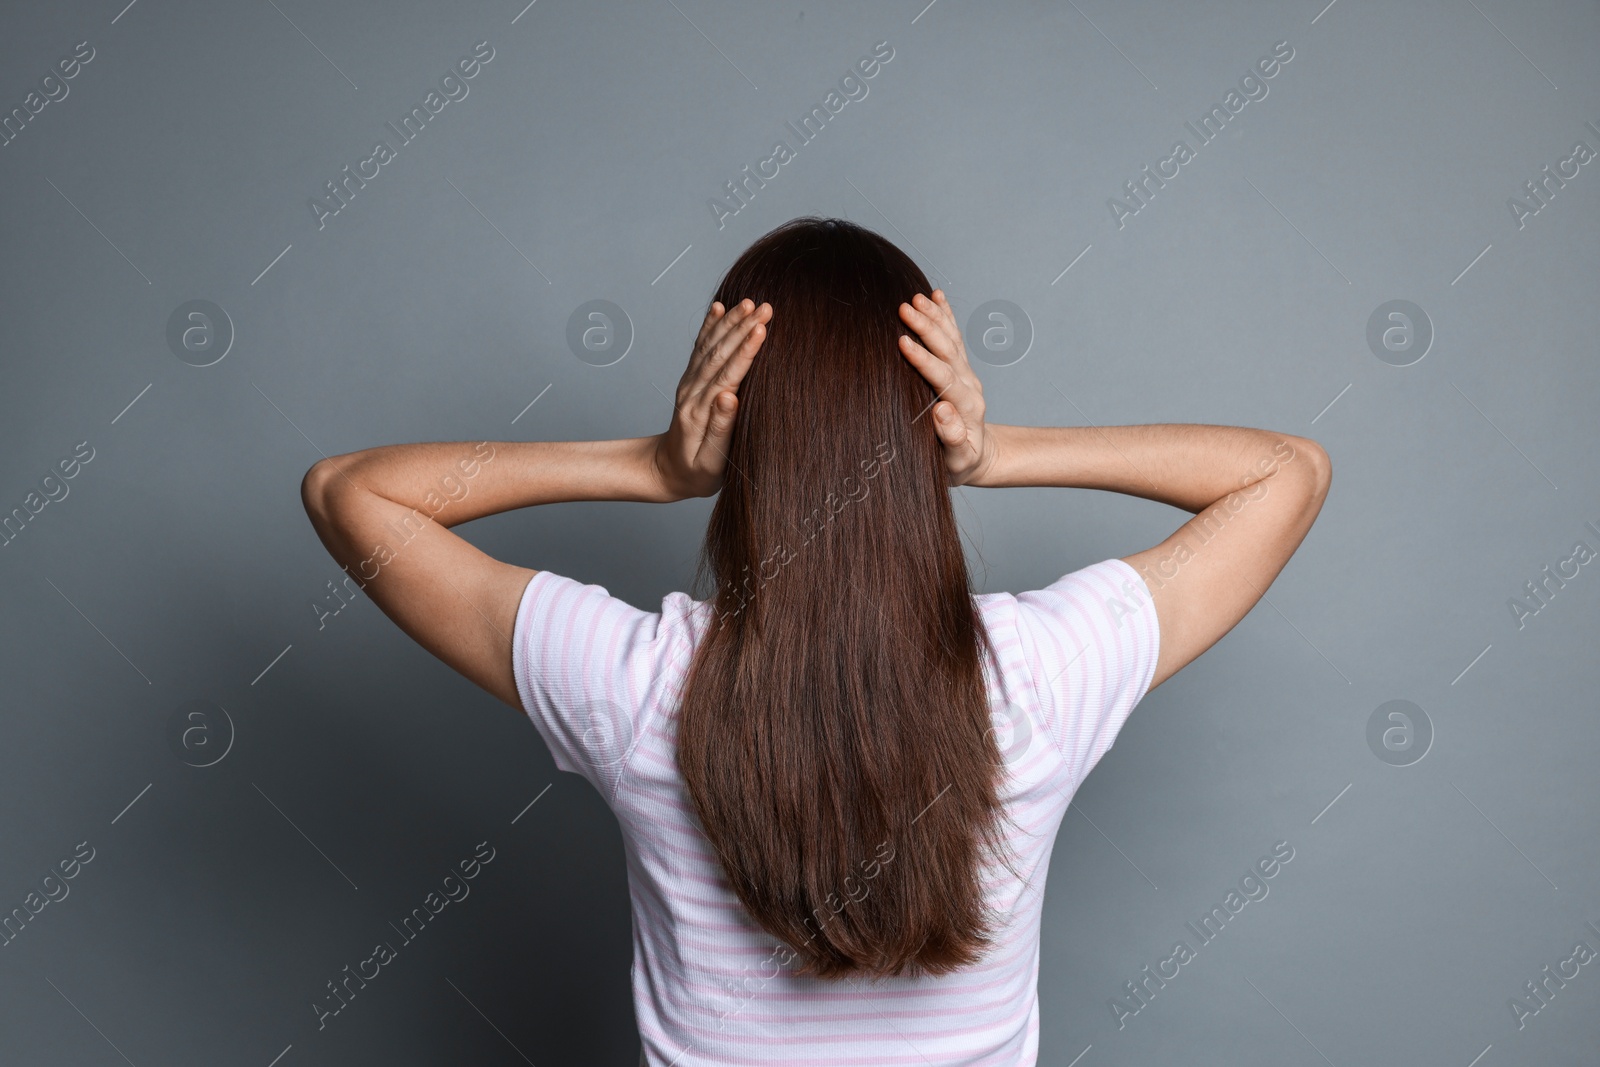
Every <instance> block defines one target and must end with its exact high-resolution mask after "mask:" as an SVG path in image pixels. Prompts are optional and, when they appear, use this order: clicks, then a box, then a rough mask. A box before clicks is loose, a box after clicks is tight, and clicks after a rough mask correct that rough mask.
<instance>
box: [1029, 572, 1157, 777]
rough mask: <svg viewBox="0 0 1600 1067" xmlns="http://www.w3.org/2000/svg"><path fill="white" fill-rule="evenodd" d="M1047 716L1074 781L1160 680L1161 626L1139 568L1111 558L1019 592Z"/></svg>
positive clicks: (1032, 670)
mask: <svg viewBox="0 0 1600 1067" xmlns="http://www.w3.org/2000/svg"><path fill="white" fill-rule="evenodd" d="M1016 624H1017V632H1018V637H1019V639H1020V641H1021V645H1022V650H1023V655H1024V658H1025V659H1026V661H1027V664H1028V669H1029V671H1030V673H1031V674H1032V676H1033V683H1034V689H1035V691H1036V692H1037V693H1038V697H1039V706H1040V713H1041V715H1042V716H1043V718H1044V720H1045V724H1046V727H1047V729H1048V730H1049V732H1050V735H1051V737H1052V738H1053V739H1054V740H1055V742H1056V746H1057V748H1059V749H1060V750H1061V754H1062V755H1063V756H1064V757H1065V758H1066V760H1067V763H1068V765H1069V767H1070V769H1071V773H1072V782H1073V784H1074V785H1076V784H1078V783H1080V782H1082V781H1083V779H1084V777H1085V776H1086V775H1088V773H1089V771H1090V770H1092V769H1093V768H1094V765H1095V764H1096V763H1099V762H1100V759H1101V757H1102V756H1104V755H1105V754H1106V752H1107V751H1109V750H1110V748H1111V746H1112V743H1113V742H1115V741H1116V738H1117V734H1118V732H1119V731H1120V730H1121V729H1122V724H1123V723H1124V722H1126V721H1127V718H1128V715H1129V714H1130V713H1131V712H1132V711H1133V709H1134V708H1135V707H1136V706H1137V705H1138V703H1139V701H1140V700H1142V699H1144V695H1145V693H1147V692H1149V690H1150V683H1151V681H1152V680H1153V679H1154V678H1155V672H1156V657H1157V655H1158V654H1159V652H1160V651H1161V628H1160V626H1159V625H1158V623H1157V620H1156V609H1155V602H1154V601H1153V600H1152V599H1151V597H1150V589H1149V587H1148V586H1147V585H1146V584H1145V582H1144V579H1143V578H1142V577H1141V576H1140V574H1139V572H1138V571H1137V570H1135V569H1134V568H1133V567H1132V566H1131V565H1130V564H1129V563H1127V562H1126V561H1125V560H1121V559H1108V560H1104V561H1102V562H1100V563H1096V564H1093V565H1091V566H1088V567H1085V568H1083V569H1081V570H1077V571H1073V572H1072V573H1071V574H1067V575H1064V576H1063V577H1061V578H1059V579H1057V580H1056V581H1054V582H1052V583H1051V584H1050V585H1048V586H1046V587H1045V588H1043V589H1036V590H1031V591H1029V592H1026V593H1019V594H1017V596H1016Z"/></svg>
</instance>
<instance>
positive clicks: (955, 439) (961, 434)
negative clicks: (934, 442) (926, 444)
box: [933, 400, 967, 448]
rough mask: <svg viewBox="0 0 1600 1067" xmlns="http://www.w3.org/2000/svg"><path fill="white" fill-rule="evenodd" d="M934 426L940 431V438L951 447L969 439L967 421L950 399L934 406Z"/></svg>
mask: <svg viewBox="0 0 1600 1067" xmlns="http://www.w3.org/2000/svg"><path fill="white" fill-rule="evenodd" d="M933 428H934V429H935V430H936V431H937V432H938V434H939V440H941V441H943V442H944V443H945V445H946V446H947V447H949V448H955V447H957V446H959V445H960V444H961V443H962V442H964V441H965V440H966V439H967V424H966V421H965V420H964V419H962V418H961V413H960V412H958V411H957V410H956V407H955V405H954V404H952V403H950V402H949V401H948V400H941V401H939V402H938V403H937V404H935V405H934V406H933Z"/></svg>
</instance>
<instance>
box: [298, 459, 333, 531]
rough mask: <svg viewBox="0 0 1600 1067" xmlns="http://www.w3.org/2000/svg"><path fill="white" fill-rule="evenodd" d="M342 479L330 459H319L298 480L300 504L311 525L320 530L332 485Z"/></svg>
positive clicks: (325, 517) (326, 515) (324, 519)
mask: <svg viewBox="0 0 1600 1067" xmlns="http://www.w3.org/2000/svg"><path fill="white" fill-rule="evenodd" d="M340 477H342V475H341V473H340V471H339V468H338V467H337V466H335V464H334V461H333V460H331V459H319V460H317V461H316V462H315V463H313V464H312V465H311V469H310V470H308V471H306V473H305V477H303V478H301V479H300V503H301V505H302V506H303V507H304V508H305V509H306V515H307V517H308V518H310V519H311V525H312V526H315V527H316V528H317V529H319V530H320V529H322V526H323V523H324V522H325V521H326V520H327V517H328V514H329V498H330V497H331V496H332V489H333V486H334V483H335V482H336V481H337V480H338V479H339V478H340Z"/></svg>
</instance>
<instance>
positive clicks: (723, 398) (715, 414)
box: [706, 389, 739, 448]
mask: <svg viewBox="0 0 1600 1067" xmlns="http://www.w3.org/2000/svg"><path fill="white" fill-rule="evenodd" d="M738 410H739V398H738V396H737V395H736V394H735V393H734V392H733V390H731V389H724V390H723V391H722V392H720V393H718V394H716V397H715V399H713V400H712V402H711V419H710V421H709V422H707V423H706V438H707V440H708V441H709V442H710V443H712V444H715V445H717V446H718V447H719V448H720V447H722V446H724V445H725V444H726V442H727V439H728V437H729V436H730V435H732V433H733V418H734V415H735V413H737V412H738Z"/></svg>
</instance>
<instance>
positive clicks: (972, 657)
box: [303, 219, 1331, 1067]
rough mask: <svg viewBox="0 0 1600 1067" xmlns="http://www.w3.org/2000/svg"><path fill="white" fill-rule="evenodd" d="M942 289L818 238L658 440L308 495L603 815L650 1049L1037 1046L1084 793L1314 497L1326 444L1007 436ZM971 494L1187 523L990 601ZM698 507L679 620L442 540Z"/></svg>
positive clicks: (911, 1052)
mask: <svg viewBox="0 0 1600 1067" xmlns="http://www.w3.org/2000/svg"><path fill="white" fill-rule="evenodd" d="M928 289H929V286H928V280H927V278H926V277H925V276H924V274H923V273H922V271H921V270H919V269H918V268H917V266H916V265H915V264H914V263H913V262H912V261H911V260H910V259H909V258H908V257H907V256H906V255H905V254H904V253H902V252H901V251H900V250H899V249H898V248H896V247H895V246H894V245H892V244H890V243H889V242H888V241H886V240H884V239H883V238H882V237H880V236H878V235H877V234H875V233H872V232H870V231H868V230H865V229H863V228H861V227H859V226H856V225H854V224H852V223H848V222H844V221H840V220H831V219H830V220H821V219H797V220H794V221H792V222H790V223H787V224H785V225H783V226H780V227H778V228H777V229H776V230H774V231H773V232H771V233H769V234H767V235H765V236H764V237H762V238H761V239H760V240H758V241H757V242H756V243H755V244H754V245H752V246H751V247H750V249H748V250H747V251H746V252H745V253H744V254H743V255H742V256H741V257H740V258H739V260H738V261H737V262H736V263H734V265H733V266H732V268H730V270H729V271H728V273H727V275H726V276H725V277H724V278H723V280H722V283H721V285H720V286H719V287H718V290H717V294H716V299H715V300H714V301H713V302H712V304H711V307H710V310H709V311H708V312H707V314H706V317H705V321H704V323H703V324H702V326H701V328H700V334H699V337H698V338H697V340H696V342H695V345H694V349H693V352H692V354H691V355H690V357H689V366H688V369H687V371H686V372H685V373H684V375H683V379H682V381H681V382H680V384H679V386H678V391H677V396H676V398H675V400H674V405H675V408H676V410H675V412H674V413H673V416H672V419H671V424H670V426H669V428H668V429H667V430H666V431H665V432H664V433H661V434H657V435H655V436H653V437H638V438H631V439H627V440H617V441H585V442H518V443H506V442H496V443H493V444H489V443H479V444H476V445H473V444H419V445H396V446H390V447H385V448H374V449H368V450H364V451H360V452H354V453H351V454H348V455H343V456H337V457H334V458H332V459H327V460H323V461H322V462H320V463H318V464H317V465H316V466H314V467H312V468H311V470H310V472H309V473H308V474H307V475H306V478H305V482H304V486H303V497H304V500H305V505H306V510H307V512H308V513H309V514H310V516H311V520H312V522H313V524H314V525H315V526H316V529H317V532H318V534H319V536H321V538H322V541H323V543H324V544H325V545H326V546H327V547H328V550H329V551H330V552H331V553H332V554H333V556H334V558H335V559H337V560H338V561H339V562H340V563H341V564H344V565H345V566H346V567H347V569H351V570H352V573H353V574H354V575H355V577H356V578H357V579H358V580H359V581H363V582H366V583H367V584H366V586H365V588H366V589H367V591H368V593H369V594H370V595H371V596H372V598H373V600H374V601H375V602H376V603H377V604H378V606H379V607H380V608H381V609H382V610H383V611H384V613H385V614H387V615H388V616H389V617H390V618H391V619H393V620H394V621H395V622H396V623H397V624H398V625H399V626H400V627H401V628H402V629H403V630H405V631H406V633H408V634H410V635H411V636H412V637H413V638H415V639H416V640H417V641H418V642H419V643H420V644H421V645H423V647H425V648H427V649H428V650H429V651H430V652H432V653H433V654H435V655H436V656H438V657H439V658H440V659H442V660H444V662H446V663H448V664H449V665H450V666H452V667H454V668H455V669H457V670H458V671H460V672H461V673H462V674H464V675H466V676H467V677H468V678H470V679H472V680H473V681H474V682H476V683H478V684H479V685H481V686H482V687H483V688H485V689H487V690H488V691H489V692H491V693H493V694H494V695H495V696H497V697H499V698H500V699H501V700H503V701H505V702H506V703H507V704H510V705H511V706H512V707H514V708H518V709H519V710H522V711H524V712H525V713H527V714H528V715H529V716H530V717H531V718H532V719H533V722H534V725H535V726H536V727H537V728H538V730H539V731H540V733H541V735H542V736H543V737H544V738H545V740H546V741H547V742H548V744H549V746H550V749H551V753H552V755H553V756H554V759H555V762H556V765H557V766H558V767H560V768H561V769H562V770H568V771H574V772H577V773H580V774H583V775H584V776H585V777H586V778H588V779H589V780H590V781H591V782H592V783H593V784H594V785H595V787H596V788H597V789H599V790H600V792H601V794H602V795H603V796H604V797H605V798H606V800H607V802H608V803H609V804H610V805H611V807H612V810H613V811H614V812H615V813H616V816H617V818H618V820H619V822H620V824H621V827H622V830H623V835H624V839H625V841H626V843H627V858H628V876H629V885H630V891H631V895H632V902H633V927H634V947H635V962H634V967H633V990H634V1004H635V1011H636V1014H637V1018H638V1022H639V1029H640V1033H641V1036H642V1041H643V1055H642V1059H643V1062H648V1063H650V1064H653V1065H657V1067H666V1065H668V1064H680V1065H684V1067H688V1065H691V1064H713V1063H715V1064H726V1063H751V1062H761V1063H810V1064H817V1063H829V1064H846V1063H875V1064H884V1063H906V1064H913V1063H928V1064H955V1063H961V1064H979V1063H983V1064H1032V1063H1034V1062H1035V1058H1036V1055H1037V1047H1038V1024H1039V1005H1038V996H1037V978H1038V964H1039V919H1040V909H1041V901H1042V897H1043V889H1044V876H1045V872H1046V870H1047V865H1048V862H1049V859H1050V851H1051V846H1052V843H1053V839H1054V836H1055V833H1056V830H1057V828H1058V826H1059V824H1060V821H1061V818H1062V816H1063V814H1064V813H1065V811H1066V807H1067V804H1068V802H1069V800H1070V798H1071V797H1072V794H1073V792H1074V791H1075V790H1076V789H1077V787H1078V785H1079V783H1080V782H1081V781H1082V780H1083V777H1084V776H1085V775H1086V774H1087V773H1088V772H1089V770H1090V768H1092V767H1093V766H1094V765H1095V763H1096V761H1098V760H1099V759H1100V757H1101V756H1103V755H1104V754H1105V752H1106V751H1107V750H1108V749H1109V748H1110V747H1111V744H1112V741H1113V740H1114V739H1115V737H1116V735H1117V731H1118V729H1119V728H1120V727H1121V725H1122V723H1123V721H1124V720H1125V719H1126V718H1127V716H1128V714H1129V712H1131V711H1132V710H1133V707H1134V706H1135V705H1136V704H1137V703H1138V702H1139V701H1140V699H1142V698H1143V696H1144V694H1145V693H1146V692H1148V691H1149V690H1150V689H1153V688H1154V687H1155V686H1158V685H1160V684H1161V683H1162V682H1163V681H1165V680H1166V679H1167V678H1169V677H1171V676H1172V674H1173V673H1175V672H1176V671H1178V670H1179V669H1180V668H1182V667H1183V666H1184V665H1185V664H1187V663H1188V662H1189V661H1190V660H1192V659H1194V658H1195V657H1196V656H1198V655H1199V654H1200V653H1202V652H1204V651H1205V650H1206V649H1207V648H1209V647H1210V646H1211V645H1212V644H1213V643H1215V642H1216V641H1217V640H1218V639H1219V638H1221V637H1222V635H1224V634H1225V633H1227V632H1228V631H1229V630H1230V629H1232V628H1233V626H1234V624H1236V623H1237V622H1238V621H1239V620H1240V619H1241V618H1242V617H1243V616H1244V615H1245V613H1246V612H1248V611H1249V610H1250V608H1251V607H1252V606H1253V605H1254V604H1255V602H1256V600H1257V599H1259V598H1260V597H1261V595H1262V594H1263V592H1264V591H1265V590H1266V588H1267V586H1268V585H1270V584H1271V582H1272V580H1273V579H1274V578H1275V577H1276V576H1277V574H1278V572H1279V571H1280V570H1281V569H1282V568H1283V566H1284V564H1285V563H1286V562H1287V561H1288V559H1289V557H1290V556H1291V555H1292V554H1293V552H1294V550H1295V549H1296V547H1298V546H1299V544H1300V542H1301V540H1302V539H1303V538H1304V537H1305V535H1306V532H1307V530H1308V529H1309V528H1310V526H1311V524H1312V522H1313V521H1314V520H1315V519H1316V516H1317V513H1318V511H1319V510H1320V508H1321V506H1322V501H1323V498H1324V496H1325V495H1326V493H1327V491H1328V485H1329V480H1330V477H1331V475H1330V466H1329V461H1328V458H1327V456H1326V454H1325V453H1324V452H1323V450H1322V449H1321V448H1320V447H1319V446H1318V445H1317V444H1316V443H1315V442H1313V441H1310V440H1307V439H1306V438H1303V437H1297V436H1293V435H1288V434H1280V433H1271V432H1267V431H1262V430H1250V429H1241V428H1235V427H1224V426H1205V425H1151V426H1111V427H1103V428H1093V427H1090V428H1050V427H1025V426H1007V425H996V424H990V423H988V422H987V421H986V420H985V409H984V400H983V389H982V385H981V383H980V382H979V381H978V378H977V376H976V374H974V372H973V370H972V367H971V365H970V364H969V362H968V360H967V356H966V352H965V350H964V348H963V345H962V339H961V333H960V330H959V328H958V326H957V323H956V319H955V315H954V313H953V312H952V310H951V308H950V304H949V302H948V301H947V300H946V299H945V297H944V294H943V293H942V292H940V291H938V290H933V291H932V293H931V294H929V295H924V294H926V293H928ZM955 485H971V486H985V487H1001V486H1024V485H1033V486H1077V487H1082V488H1090V489H1109V490H1113V491H1116V492H1122V493H1129V494H1132V495H1135V496H1142V497H1146V498H1148V499H1151V500H1158V501H1161V502H1163V503H1166V504H1169V505H1172V506H1174V507H1178V508H1182V509H1184V510H1185V511H1189V512H1192V513H1195V517H1194V518H1193V519H1191V520H1189V521H1188V522H1187V523H1185V524H1184V525H1183V526H1181V527H1180V528H1179V529H1178V530H1177V531H1176V532H1174V533H1173V535H1172V536H1171V537H1169V538H1167V539H1166V540H1165V541H1163V542H1162V543H1161V544H1159V545H1156V546H1154V547H1153V548H1149V549H1147V550H1145V551H1143V552H1136V553H1133V554H1131V555H1129V556H1126V557H1123V558H1119V559H1108V560H1104V561H1102V562H1100V563H1096V564H1094V565H1092V566H1089V567H1085V568H1083V569H1081V570H1077V571H1074V572H1072V573H1070V574H1067V575H1066V576H1064V577H1062V578H1060V579H1058V580H1057V581H1055V582H1053V583H1051V584H1050V585H1048V586H1046V587H1045V588H1043V589H1038V590H1034V591H1030V592H1024V593H1021V594H1018V595H1015V596H1013V595H1011V594H1009V593H990V594H984V595H980V596H976V597H974V596H972V595H971V593H970V588H969V577H968V573H967V569H966V563H965V560H964V557H963V552H962V548H961V542H960V539H959V536H958V531H957V527H956V523H955V519H954V515H953V512H952V508H951V503H950V494H949V492H948V487H949V486H955ZM441 489H442V490H443V494H442V495H441V492H440V490H441ZM712 494H717V501H716V504H715V506H714V507H713V509H712V514H711V520H710V524H709V526H708V529H707V531H706V541H705V553H704V557H703V560H702V564H703V570H709V572H710V575H711V577H712V578H713V579H714V590H713V592H712V594H711V595H710V597H709V598H708V599H707V600H705V601H699V600H692V599H690V597H689V596H688V595H686V594H684V593H672V594H670V595H668V596H667V597H666V598H665V599H664V600H663V601H662V603H661V610H660V611H659V612H644V611H640V610H638V609H637V608H634V607H632V606H631V605H629V604H626V603H624V602H622V601H620V600H618V599H615V598H613V597H611V596H609V595H608V594H607V592H606V590H605V589H603V588H601V587H600V586H597V585H585V584H581V583H580V582H578V581H575V580H573V579H571V578H567V577H563V576H560V575H556V574H552V573H550V572H548V571H534V570H530V569H528V568H525V567H518V566H513V565H511V564H508V563H502V562H500V561H498V560H495V559H491V558H490V557H488V556H486V555H485V554H483V553H482V552H480V551H478V550H477V549H476V548H474V547H473V546H472V545H471V544H469V543H467V542H466V541H464V540H462V539H461V538H460V537H458V536H456V535H454V534H452V533H450V532H449V531H448V528H449V527H451V526H454V525H457V524H459V523H462V522H466V521H468V520H470V519H474V518H477V517H479V516H482V515H489V514H493V513H496V512H501V511H507V510H510V509H512V508H519V507H525V506H527V505H531V504H545V503H551V502H556V501H569V500H633V501H656V502H667V501H674V500H681V499H685V498H688V497H704V496H710V495H712ZM430 519H431V521H429V520H430Z"/></svg>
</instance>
